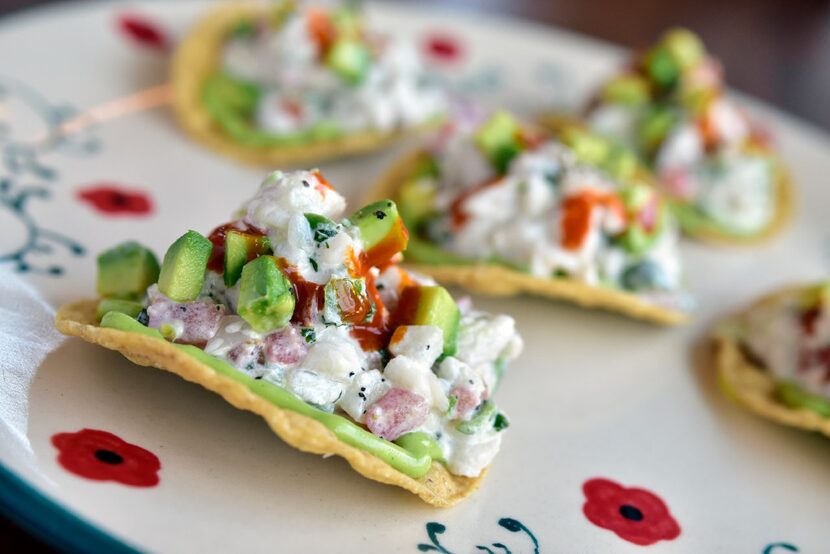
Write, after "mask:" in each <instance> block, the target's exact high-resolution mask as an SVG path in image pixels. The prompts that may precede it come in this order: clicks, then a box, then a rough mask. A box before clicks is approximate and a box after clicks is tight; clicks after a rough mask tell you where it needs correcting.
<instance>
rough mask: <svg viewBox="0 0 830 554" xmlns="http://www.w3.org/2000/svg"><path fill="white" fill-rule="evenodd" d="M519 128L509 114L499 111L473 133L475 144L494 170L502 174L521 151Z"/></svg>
mask: <svg viewBox="0 0 830 554" xmlns="http://www.w3.org/2000/svg"><path fill="white" fill-rule="evenodd" d="M520 132H521V127H520V126H519V123H518V121H516V118H514V117H513V116H512V115H510V113H508V112H506V111H504V110H500V111H497V112H496V113H494V114H493V115H492V116H490V119H488V120H487V121H485V122H484V124H483V125H482V126H481V127H479V129H478V130H477V131H476V133H475V137H474V139H475V143H476V146H478V148H479V150H481V152H482V153H483V154H484V155H485V156H487V159H489V160H490V163H491V164H493V167H495V168H496V170H497V171H498V172H499V173H500V174H503V173H505V172H506V171H507V166H509V165H510V162H511V161H513V158H515V157H516V156H517V155H518V154H519V152H521V150H522V145H521V143H520V142H519V133H520Z"/></svg>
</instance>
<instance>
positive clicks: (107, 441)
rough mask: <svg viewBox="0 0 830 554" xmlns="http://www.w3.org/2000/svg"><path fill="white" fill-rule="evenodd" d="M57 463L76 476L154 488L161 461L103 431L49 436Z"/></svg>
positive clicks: (85, 430) (151, 454)
mask: <svg viewBox="0 0 830 554" xmlns="http://www.w3.org/2000/svg"><path fill="white" fill-rule="evenodd" d="M52 444H53V445H54V446H55V448H57V449H58V463H59V464H60V465H62V466H63V468H64V469H65V470H66V471H68V472H70V473H74V474H75V475H77V476H79V477H84V478H86V479H92V480H93V481H115V482H116V483H121V484H122V485H129V486H131V487H154V486H156V485H158V482H159V476H158V472H159V470H160V469H161V462H159V459H158V458H157V457H156V455H155V454H153V453H152V452H150V451H149V450H145V449H143V448H141V447H140V446H136V445H134V444H130V443H128V442H125V441H123V440H121V439H120V438H119V437H117V436H115V435H113V434H112V433H107V432H106V431H98V430H95V429H82V430H80V431H78V432H77V433H58V434H56V435H53V436H52Z"/></svg>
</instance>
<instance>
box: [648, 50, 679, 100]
mask: <svg viewBox="0 0 830 554" xmlns="http://www.w3.org/2000/svg"><path fill="white" fill-rule="evenodd" d="M646 71H647V72H648V75H649V77H650V78H651V80H652V81H654V83H656V84H657V86H659V87H660V88H662V89H664V90H671V89H672V88H674V86H675V85H676V84H677V80H678V78H679V77H680V67H679V66H678V64H677V62H676V61H675V59H674V57H673V56H672V54H671V52H670V51H669V50H668V49H667V48H662V47H659V46H658V47H656V48H654V49H653V50H652V51H651V52H649V54H648V55H647V56H646Z"/></svg>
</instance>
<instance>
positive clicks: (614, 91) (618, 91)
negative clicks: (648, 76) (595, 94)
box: [600, 75, 650, 106]
mask: <svg viewBox="0 0 830 554" xmlns="http://www.w3.org/2000/svg"><path fill="white" fill-rule="evenodd" d="M600 94H601V96H602V99H603V100H604V101H605V102H611V103H614V104H625V105H627V106H642V105H644V104H647V103H648V101H649V99H650V92H649V89H648V83H647V82H646V81H645V79H643V78H642V77H639V76H637V75H620V76H619V77H615V78H614V79H612V80H610V81H609V82H608V83H606V84H605V86H604V87H603V88H602V92H601V93H600Z"/></svg>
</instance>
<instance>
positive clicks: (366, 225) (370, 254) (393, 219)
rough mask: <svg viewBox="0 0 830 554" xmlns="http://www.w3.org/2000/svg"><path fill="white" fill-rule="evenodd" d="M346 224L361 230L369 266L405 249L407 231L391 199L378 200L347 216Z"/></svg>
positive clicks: (407, 236) (384, 261)
mask: <svg viewBox="0 0 830 554" xmlns="http://www.w3.org/2000/svg"><path fill="white" fill-rule="evenodd" d="M349 222H350V223H351V224H352V225H354V226H355V227H357V228H358V229H360V239H361V240H362V241H363V253H364V254H365V256H366V263H367V264H369V266H378V265H380V264H383V263H386V262H388V261H389V259H390V258H391V257H392V256H394V255H395V254H397V253H398V252H401V251H403V250H405V249H406V245H407V243H408V242H409V232H408V231H407V230H406V226H405V225H404V223H403V219H402V218H401V216H400V214H399V213H398V207H397V205H395V203H394V202H392V201H391V200H381V201H379V202H374V203H372V204H369V205H368V206H365V207H363V208H361V209H360V210H358V211H357V212H355V213H354V214H353V215H352V216H351V217H349Z"/></svg>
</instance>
